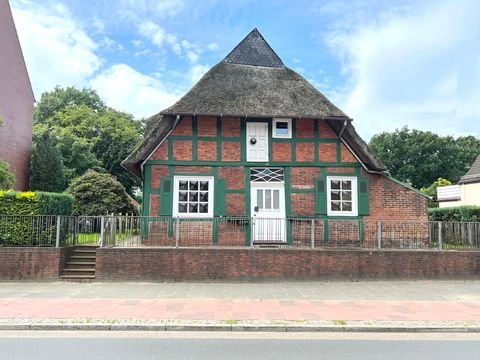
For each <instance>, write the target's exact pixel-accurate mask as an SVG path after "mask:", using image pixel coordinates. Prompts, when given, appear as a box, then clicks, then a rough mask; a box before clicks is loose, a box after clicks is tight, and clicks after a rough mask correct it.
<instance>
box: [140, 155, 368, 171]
mask: <svg viewBox="0 0 480 360" xmlns="http://www.w3.org/2000/svg"><path fill="white" fill-rule="evenodd" d="M243 156H244V154H243V153H242V157H243ZM209 163H210V165H212V166H249V167H258V166H259V167H266V166H271V167H273V166H276V167H295V166H299V167H301V166H308V167H312V166H317V167H349V168H359V167H360V166H361V165H360V163H356V162H346V163H341V162H340V163H339V162H315V161H299V162H285V161H283V162H274V161H269V162H267V161H266V162H247V161H225V162H222V161H210V162H209ZM146 164H150V165H177V166H181V165H183V166H195V165H202V166H203V165H205V162H204V161H182V160H147V162H146Z"/></svg>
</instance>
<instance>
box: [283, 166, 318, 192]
mask: <svg viewBox="0 0 480 360" xmlns="http://www.w3.org/2000/svg"><path fill="white" fill-rule="evenodd" d="M319 177H320V168H319V167H292V169H291V178H290V183H291V185H292V188H294V189H312V190H313V189H314V187H315V179H316V178H319Z"/></svg>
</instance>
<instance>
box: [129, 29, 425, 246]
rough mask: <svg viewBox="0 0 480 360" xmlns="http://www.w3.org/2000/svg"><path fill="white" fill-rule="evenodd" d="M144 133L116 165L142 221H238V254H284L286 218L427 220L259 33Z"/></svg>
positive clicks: (345, 120) (419, 200) (342, 117)
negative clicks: (139, 182)
mask: <svg viewBox="0 0 480 360" xmlns="http://www.w3.org/2000/svg"><path fill="white" fill-rule="evenodd" d="M147 128H148V130H147V133H146V136H145V138H144V140H143V142H142V143H141V144H140V145H139V146H138V147H137V148H136V149H135V150H134V151H133V152H132V153H131V154H130V156H129V157H128V158H127V159H126V160H124V162H123V163H122V165H123V166H124V167H125V168H126V169H128V170H130V171H131V172H132V173H134V174H136V175H138V176H140V177H141V178H142V179H143V181H144V202H143V215H146V216H166V217H173V218H180V219H188V220H189V221H194V220H195V219H214V218H219V217H232V218H246V219H248V220H249V222H248V224H247V226H248V227H250V228H249V230H248V229H247V231H245V234H244V239H243V238H241V239H240V242H243V241H244V242H245V243H246V244H248V243H249V241H252V238H253V241H254V242H255V241H258V242H261V241H272V242H288V243H291V242H292V241H293V240H292V239H293V236H294V235H293V234H292V230H291V229H292V221H296V220H294V219H297V220H298V221H304V222H305V223H308V221H310V220H309V219H323V220H334V219H337V220H351V221H352V222H353V223H355V224H358V223H359V222H367V221H369V222H373V221H376V220H379V219H382V220H401V221H407V220H408V221H411V220H415V221H427V209H426V199H425V197H424V196H422V195H421V194H420V193H419V192H417V191H416V190H414V189H412V188H410V187H408V186H406V185H404V184H402V183H400V182H399V181H397V180H395V179H393V178H392V177H390V176H389V174H388V172H387V169H386V168H385V166H384V165H383V164H382V163H381V162H380V161H379V160H378V159H377V158H376V157H375V155H374V154H373V153H372V151H371V150H370V149H369V147H368V146H367V144H366V143H365V142H364V141H363V140H362V139H361V138H360V136H359V135H358V134H357V133H356V131H355V129H354V127H353V125H352V119H351V118H350V117H348V116H347V115H346V114H345V113H343V112H342V111H341V110H340V109H339V108H338V107H336V106H335V105H334V104H333V103H332V102H330V101H329V100H328V99H327V98H326V97H325V96H324V95H323V94H322V93H320V92H319V91H318V90H317V89H315V88H314V87H313V86H312V85H311V84H310V83H309V82H308V81H307V80H305V79H304V78H303V77H302V76H301V75H299V74H298V73H296V72H295V71H293V70H291V69H289V68H288V67H287V66H285V65H284V63H283V62H282V60H281V59H280V58H279V57H278V55H277V54H276V53H275V52H274V51H273V50H272V48H271V47H270V46H269V45H268V43H267V42H266V41H265V39H264V38H263V36H262V35H261V34H260V33H259V31H258V30H257V29H254V30H253V31H252V32H250V33H249V34H248V35H247V37H246V38H245V39H244V40H242V41H241V42H240V43H239V44H238V45H237V46H236V47H235V48H234V49H233V50H232V51H231V52H230V54H228V55H227V56H226V57H225V58H224V59H223V60H222V61H220V62H219V63H218V64H217V65H215V66H214V67H213V68H212V69H210V70H209V71H208V72H207V73H206V74H205V75H204V76H203V77H202V78H201V79H200V80H199V81H198V83H197V84H196V85H195V86H194V87H193V88H192V89H191V90H190V91H189V92H188V93H187V94H185V96H183V97H182V98H181V99H180V100H179V101H178V102H177V103H175V104H173V105H172V106H170V107H168V108H167V109H165V110H163V111H161V112H160V113H158V114H156V115H154V116H152V117H151V118H150V119H149V120H148V126H147ZM230 225H231V224H230ZM232 226H233V225H232ZM312 226H313V225H312ZM309 229H310V228H309ZM196 231H197V232H201V229H199V228H197V230H196ZM308 231H309V230H308ZM312 231H313V229H312ZM324 231H325V236H333V235H332V231H333V230H332V228H331V229H330V233H329V234H328V229H325V230H324ZM336 231H337V232H339V234H340V235H339V236H347V235H345V234H346V232H348V231H349V230H347V229H346V227H338V228H337V230H336ZM355 232H358V228H356V230H355ZM342 234H343V235H342ZM230 236H231V234H230ZM242 236H243V235H242ZM217 241H218V243H219V244H222V239H217Z"/></svg>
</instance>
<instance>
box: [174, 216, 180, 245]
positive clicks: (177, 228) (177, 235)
mask: <svg viewBox="0 0 480 360" xmlns="http://www.w3.org/2000/svg"><path fill="white" fill-rule="evenodd" d="M179 244H180V217H178V216H177V218H176V219H175V247H176V248H178V246H179Z"/></svg>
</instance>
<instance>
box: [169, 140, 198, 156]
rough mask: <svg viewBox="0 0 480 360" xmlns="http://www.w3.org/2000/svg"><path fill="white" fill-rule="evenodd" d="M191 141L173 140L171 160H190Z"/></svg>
mask: <svg viewBox="0 0 480 360" xmlns="http://www.w3.org/2000/svg"><path fill="white" fill-rule="evenodd" d="M192 159H193V157H192V141H191V140H175V141H174V142H173V160H192Z"/></svg>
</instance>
